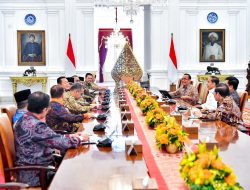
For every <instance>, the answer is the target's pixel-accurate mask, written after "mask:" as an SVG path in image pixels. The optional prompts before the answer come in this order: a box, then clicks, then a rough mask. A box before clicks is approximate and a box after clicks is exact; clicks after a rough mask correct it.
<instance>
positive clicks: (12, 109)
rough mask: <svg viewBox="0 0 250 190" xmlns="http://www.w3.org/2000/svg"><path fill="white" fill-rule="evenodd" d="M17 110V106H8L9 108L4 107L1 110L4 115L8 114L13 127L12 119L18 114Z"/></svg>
mask: <svg viewBox="0 0 250 190" xmlns="http://www.w3.org/2000/svg"><path fill="white" fill-rule="evenodd" d="M16 110H17V107H16V105H7V106H2V108H1V111H2V113H6V114H7V115H8V118H9V120H10V124H11V126H12V125H13V123H12V117H13V116H14V115H15V114H16Z"/></svg>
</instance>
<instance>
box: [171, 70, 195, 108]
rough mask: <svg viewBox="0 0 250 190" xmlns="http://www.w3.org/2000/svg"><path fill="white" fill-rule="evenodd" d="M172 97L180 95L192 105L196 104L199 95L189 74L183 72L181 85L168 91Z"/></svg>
mask: <svg viewBox="0 0 250 190" xmlns="http://www.w3.org/2000/svg"><path fill="white" fill-rule="evenodd" d="M169 94H170V95H171V96H173V97H180V98H181V99H182V100H184V101H185V102H188V103H190V104H192V105H195V104H197V102H198V99H199V95H198V91H197V89H196V88H195V87H194V86H193V85H192V84H191V76H190V74H187V73H185V74H184V75H183V77H182V79H181V87H180V88H178V89H177V90H176V91H175V92H170V93H169Z"/></svg>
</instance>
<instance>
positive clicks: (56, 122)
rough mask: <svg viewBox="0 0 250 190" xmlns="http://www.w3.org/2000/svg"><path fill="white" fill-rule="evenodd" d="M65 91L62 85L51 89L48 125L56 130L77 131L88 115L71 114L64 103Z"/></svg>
mask: <svg viewBox="0 0 250 190" xmlns="http://www.w3.org/2000/svg"><path fill="white" fill-rule="evenodd" d="M63 93H64V89H63V87H61V86H60V85H54V86H52V87H51V89H50V95H51V102H50V107H51V109H50V110H49V112H48V114H47V116H46V123H47V125H48V126H49V127H50V128H52V129H54V130H65V131H68V132H74V131H77V129H78V127H79V122H82V121H83V119H84V117H85V118H87V117H88V114H84V115H82V114H79V115H75V114H71V113H69V112H68V111H67V110H66V108H65V107H64V103H63Z"/></svg>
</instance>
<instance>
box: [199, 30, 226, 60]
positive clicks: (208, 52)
mask: <svg viewBox="0 0 250 190" xmlns="http://www.w3.org/2000/svg"><path fill="white" fill-rule="evenodd" d="M200 62H225V30H224V29H201V30H200Z"/></svg>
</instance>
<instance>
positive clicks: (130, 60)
mask: <svg viewBox="0 0 250 190" xmlns="http://www.w3.org/2000/svg"><path fill="white" fill-rule="evenodd" d="M142 74H143V71H142V69H141V67H140V65H139V63H138V62H137V60H136V58H135V56H134V54H133V52H132V49H131V47H130V46H129V44H128V43H126V44H125V46H124V48H123V50H122V51H121V53H120V55H119V57H118V59H117V61H116V63H115V65H114V67H113V69H112V71H111V76H112V78H113V79H114V81H115V82H116V85H118V84H119V82H120V81H121V79H122V78H123V77H130V78H131V79H132V80H135V81H139V80H140V79H141V77H142Z"/></svg>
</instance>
